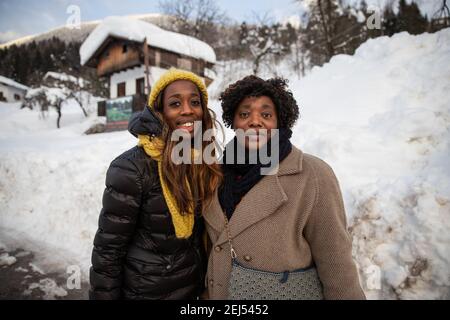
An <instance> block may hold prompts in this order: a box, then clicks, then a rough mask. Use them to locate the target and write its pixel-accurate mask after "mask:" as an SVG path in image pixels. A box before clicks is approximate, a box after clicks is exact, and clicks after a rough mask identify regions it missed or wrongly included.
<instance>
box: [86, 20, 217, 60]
mask: <svg viewBox="0 0 450 320" xmlns="http://www.w3.org/2000/svg"><path fill="white" fill-rule="evenodd" d="M109 36H114V37H118V38H124V39H128V40H132V41H137V42H142V43H143V42H144V39H145V38H147V42H148V44H149V45H151V46H153V47H157V48H161V49H165V50H169V51H173V52H177V53H181V54H184V55H187V56H192V57H195V58H198V59H202V60H206V61H209V62H212V63H214V62H216V55H215V53H214V50H213V48H211V47H210V46H209V45H208V44H207V43H205V42H203V41H200V40H198V39H196V38H193V37H190V36H187V35H183V34H180V33H175V32H171V31H167V30H164V29H161V28H160V27H158V26H156V25H154V24H152V23H149V22H144V21H141V20H136V19H131V18H126V17H108V18H106V19H105V20H103V22H102V23H100V24H99V25H98V26H97V27H96V28H95V29H94V31H92V32H91V34H89V36H88V37H87V39H86V40H85V41H84V42H83V44H82V45H81V47H80V57H81V64H82V65H84V64H85V63H86V62H87V61H88V60H89V59H90V58H91V57H92V55H93V54H94V53H95V51H96V50H97V49H98V48H99V47H100V46H101V45H102V43H103V42H104V41H105V40H106V39H107V38H108V37H109Z"/></svg>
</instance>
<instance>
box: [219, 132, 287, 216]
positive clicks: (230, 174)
mask: <svg viewBox="0 0 450 320" xmlns="http://www.w3.org/2000/svg"><path fill="white" fill-rule="evenodd" d="M278 132H279V150H278V151H279V158H278V159H279V163H281V161H283V160H284V158H286V157H287V155H288V154H289V153H290V152H291V150H292V144H291V142H290V141H289V138H290V137H291V135H292V131H291V130H290V129H284V128H282V129H279V131H278ZM230 143H234V150H236V146H237V143H238V142H237V139H236V137H234V139H233V140H232V141H230ZM230 143H229V144H230ZM271 143H272V139H271V140H269V141H268V142H267V150H268V151H267V152H268V155H269V156H270V144H271ZM229 144H228V145H229ZM226 152H227V148H225V151H224V154H223V173H224V180H223V183H222V185H221V186H220V187H219V191H218V195H219V202H220V206H221V207H222V209H223V210H224V211H225V213H226V215H227V217H228V220H229V219H231V216H232V215H233V212H234V209H235V208H236V205H237V204H238V203H239V202H240V201H241V199H242V197H243V196H245V194H246V193H247V192H248V191H249V190H250V189H251V188H253V186H254V185H256V184H257V183H258V181H259V180H261V179H262V178H263V177H264V175H261V168H264V167H270V163H269V164H261V162H260V159H259V158H258V159H257V163H256V164H250V163H249V162H250V161H249V158H250V156H249V152H248V150H246V154H245V163H244V164H237V163H236V158H237V155H236V152H235V155H234V163H226V162H227V160H226Z"/></svg>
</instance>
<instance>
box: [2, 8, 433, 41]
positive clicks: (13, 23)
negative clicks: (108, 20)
mask: <svg viewBox="0 0 450 320" xmlns="http://www.w3.org/2000/svg"><path fill="white" fill-rule="evenodd" d="M308 1H311V0H306V2H308ZM346 1H350V2H354V1H359V0H346ZM366 1H367V2H368V3H374V4H375V5H382V4H383V3H385V2H386V1H388V0H366ZM440 1H441V0H417V2H420V3H421V7H422V9H423V10H424V11H426V12H433V10H434V8H435V7H436V6H437V5H438V3H439V2H440ZM158 3H159V2H158V0H40V1H39V0H34V1H33V0H0V43H3V42H6V41H9V40H13V39H17V38H20V37H23V36H26V35H32V34H39V33H42V32H45V31H49V30H51V29H53V28H56V27H59V26H63V25H65V24H66V21H67V19H68V18H69V16H70V13H67V9H68V7H69V6H70V5H77V6H78V7H79V8H80V11H81V21H82V22H85V21H91V20H98V19H102V18H104V17H107V16H111V15H130V14H144V13H158V12H160V11H161V10H160V8H159V5H158ZM217 3H218V5H219V6H220V8H221V9H222V10H224V11H225V12H226V13H227V15H228V16H229V17H230V18H232V19H234V20H236V21H239V22H240V21H243V20H246V21H249V20H252V19H253V20H254V17H255V14H257V15H259V16H262V15H264V14H265V13H268V14H269V15H270V16H271V17H273V18H274V19H276V20H279V21H283V20H285V19H287V18H288V17H290V16H292V15H299V14H300V13H301V12H302V6H301V5H300V4H299V3H298V2H297V1H295V0H218V1H217Z"/></svg>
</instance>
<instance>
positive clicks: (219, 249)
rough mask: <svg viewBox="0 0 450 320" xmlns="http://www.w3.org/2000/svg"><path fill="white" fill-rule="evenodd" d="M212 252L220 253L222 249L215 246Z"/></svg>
mask: <svg viewBox="0 0 450 320" xmlns="http://www.w3.org/2000/svg"><path fill="white" fill-rule="evenodd" d="M214 250H215V251H216V252H220V251H222V247H221V246H216V247H215V248H214Z"/></svg>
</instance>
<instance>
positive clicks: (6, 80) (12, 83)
mask: <svg viewBox="0 0 450 320" xmlns="http://www.w3.org/2000/svg"><path fill="white" fill-rule="evenodd" d="M0 83H3V84H6V85H7V86H10V87H14V88H17V89H22V90H25V91H26V90H28V89H29V88H28V87H27V86H24V85H23V84H20V83H18V82H16V81H14V80H13V79H9V78H6V77H3V76H0Z"/></svg>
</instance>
